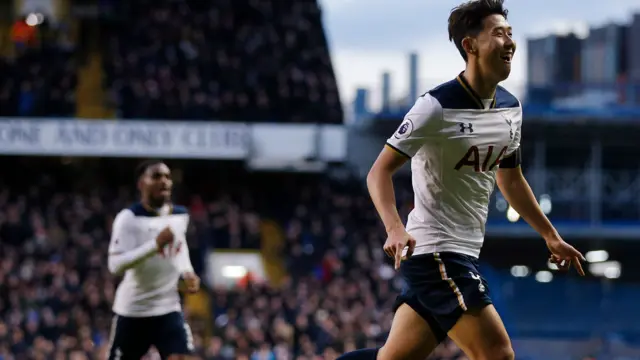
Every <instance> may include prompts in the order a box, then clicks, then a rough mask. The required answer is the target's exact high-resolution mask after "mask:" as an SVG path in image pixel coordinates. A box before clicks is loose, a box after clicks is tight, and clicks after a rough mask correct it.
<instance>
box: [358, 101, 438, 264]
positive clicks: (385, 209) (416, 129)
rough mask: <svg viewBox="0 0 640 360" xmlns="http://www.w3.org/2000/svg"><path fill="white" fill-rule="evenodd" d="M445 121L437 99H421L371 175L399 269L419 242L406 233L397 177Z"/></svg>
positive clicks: (369, 181)
mask: <svg viewBox="0 0 640 360" xmlns="http://www.w3.org/2000/svg"><path fill="white" fill-rule="evenodd" d="M441 119H442V108H441V107H440V104H439V103H438V102H437V101H436V99H434V98H433V97H432V96H431V95H429V94H425V95H424V96H421V97H420V98H418V100H417V101H416V103H415V104H414V106H413V107H412V108H411V110H409V112H408V113H407V115H406V116H405V118H404V120H403V121H402V124H400V127H399V128H398V130H397V131H396V132H395V133H394V134H393V135H392V136H391V137H390V138H389V139H388V140H387V143H386V145H385V147H384V148H383V149H382V152H380V155H378V158H377V159H376V161H375V162H374V164H373V166H372V167H371V170H370V171H369V174H368V176H367V188H368V189H369V195H370V196H371V200H372V201H373V204H374V205H375V207H376V210H377V211H378V214H379V215H380V218H381V219H382V222H383V223H384V226H385V229H386V231H387V241H386V242H385V245H384V251H385V252H386V253H387V255H389V256H391V257H393V258H395V267H396V269H397V268H399V267H400V261H401V260H402V251H403V249H404V248H405V247H407V246H408V250H407V257H409V256H411V254H412V253H413V249H414V247H415V239H413V238H412V237H411V236H410V235H409V234H408V233H407V232H406V230H405V228H404V224H403V223H402V220H401V219H400V215H399V214H398V209H397V207H396V197H395V191H394V188H393V179H392V178H393V174H395V172H396V171H398V169H400V167H402V165H404V164H405V163H406V162H407V160H408V159H410V158H411V157H412V156H414V155H415V154H416V153H417V152H418V151H419V150H420V148H422V146H423V145H424V143H425V141H427V140H428V139H429V138H430V137H431V136H432V135H433V134H435V131H434V129H435V128H436V127H437V126H438V125H439V120H441Z"/></svg>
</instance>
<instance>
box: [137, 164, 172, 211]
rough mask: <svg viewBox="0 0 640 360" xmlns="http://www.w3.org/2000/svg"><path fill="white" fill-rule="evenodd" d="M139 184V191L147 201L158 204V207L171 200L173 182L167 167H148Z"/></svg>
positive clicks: (161, 165)
mask: <svg viewBox="0 0 640 360" xmlns="http://www.w3.org/2000/svg"><path fill="white" fill-rule="evenodd" d="M140 182H141V190H142V191H143V192H144V193H145V194H146V195H147V197H148V198H149V200H151V201H153V202H155V203H158V205H160V204H161V203H164V202H166V201H169V199H170V198H171V188H172V187H173V180H171V170H169V167H168V166H167V165H165V164H155V165H152V166H149V167H148V168H147V171H146V172H145V173H144V175H143V176H142V178H141V179H140Z"/></svg>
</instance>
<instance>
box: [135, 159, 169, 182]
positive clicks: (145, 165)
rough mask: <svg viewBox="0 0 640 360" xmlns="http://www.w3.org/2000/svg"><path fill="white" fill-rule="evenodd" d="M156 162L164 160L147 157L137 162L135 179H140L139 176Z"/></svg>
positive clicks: (161, 162) (162, 162)
mask: <svg viewBox="0 0 640 360" xmlns="http://www.w3.org/2000/svg"><path fill="white" fill-rule="evenodd" d="M158 164H164V161H163V160H160V159H149V160H145V161H143V162H141V163H140V164H138V166H136V173H135V176H136V181H138V180H140V177H141V176H142V175H144V173H145V172H147V169H148V168H150V167H151V166H153V165H158Z"/></svg>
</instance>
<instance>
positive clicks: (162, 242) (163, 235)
mask: <svg viewBox="0 0 640 360" xmlns="http://www.w3.org/2000/svg"><path fill="white" fill-rule="evenodd" d="M173 239H174V237H173V231H171V228H169V227H168V226H167V227H166V228H164V229H162V231H160V233H159V234H158V236H156V246H157V247H158V251H159V252H163V251H164V248H165V246H167V245H171V244H172V243H173Z"/></svg>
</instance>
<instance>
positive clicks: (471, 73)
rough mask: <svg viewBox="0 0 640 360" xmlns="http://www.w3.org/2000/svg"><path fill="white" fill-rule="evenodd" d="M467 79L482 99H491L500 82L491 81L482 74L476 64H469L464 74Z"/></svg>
mask: <svg viewBox="0 0 640 360" xmlns="http://www.w3.org/2000/svg"><path fill="white" fill-rule="evenodd" d="M462 76H464V79H465V80H467V83H469V86H471V88H472V89H473V91H475V92H476V94H478V96H480V98H481V99H491V98H493V95H494V94H495V93H496V88H497V87H498V83H497V82H495V81H491V80H488V79H486V78H485V77H483V76H482V74H481V72H480V71H479V70H478V69H477V68H476V67H474V66H467V68H466V69H465V70H464V73H463V74H462Z"/></svg>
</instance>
